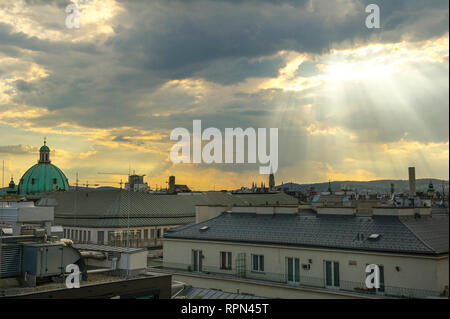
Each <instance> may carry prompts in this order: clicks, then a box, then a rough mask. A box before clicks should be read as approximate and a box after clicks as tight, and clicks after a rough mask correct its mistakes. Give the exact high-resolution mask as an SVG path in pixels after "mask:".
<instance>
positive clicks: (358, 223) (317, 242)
mask: <svg viewBox="0 0 450 319" xmlns="http://www.w3.org/2000/svg"><path fill="white" fill-rule="evenodd" d="M434 218H435V217H433V218H424V217H422V218H421V219H418V220H414V221H412V220H409V219H408V220H406V221H405V220H404V219H399V218H398V217H393V216H373V217H358V216H334V215H323V216H318V215H312V214H301V213H300V214H289V215H288V214H275V215H262V214H261V215H260V214H254V213H223V214H221V215H219V216H218V217H216V218H213V219H210V220H208V221H205V222H202V223H199V224H190V225H185V226H183V227H179V228H175V229H171V230H169V231H167V232H166V233H165V235H164V237H165V238H179V239H195V240H212V241H232V242H243V243H261V244H277V245H290V246H304V247H323V248H335V249H354V250H364V251H366V250H369V251H385V252H396V253H417V254H440V253H448V216H443V217H442V219H443V221H442V222H440V221H430V220H429V219H434ZM411 219H414V218H413V217H412V218H411ZM407 224H409V227H408V226H407ZM411 225H412V227H411ZM419 225H420V226H419ZM203 226H209V227H208V229H207V230H200V228H201V227H203ZM428 228H429V229H430V230H429V231H428V230H427V231H425V229H428ZM432 233H434V234H435V235H431V234H432ZM360 234H363V235H364V237H363V239H361V237H359V236H360ZM371 234H379V235H380V237H379V238H378V239H375V240H373V239H369V238H368V237H369V235H371ZM358 237H359V238H358Z"/></svg>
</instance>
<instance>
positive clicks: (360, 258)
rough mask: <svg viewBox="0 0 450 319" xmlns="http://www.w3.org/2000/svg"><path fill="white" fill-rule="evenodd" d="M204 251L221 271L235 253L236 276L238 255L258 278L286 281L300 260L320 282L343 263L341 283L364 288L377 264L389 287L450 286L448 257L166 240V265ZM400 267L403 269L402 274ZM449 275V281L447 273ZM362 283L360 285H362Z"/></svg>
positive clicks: (437, 288) (303, 274) (207, 262)
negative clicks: (256, 266)
mask: <svg viewBox="0 0 450 319" xmlns="http://www.w3.org/2000/svg"><path fill="white" fill-rule="evenodd" d="M193 247H195V249H199V250H202V253H203V255H204V258H203V260H202V262H203V265H204V266H205V267H208V266H211V267H217V268H219V267H220V252H221V251H226V252H231V253H232V262H233V265H232V266H233V268H232V270H230V271H221V272H225V273H226V272H229V273H233V271H234V270H235V266H236V257H237V254H238V253H245V254H246V271H247V273H249V274H252V275H253V277H254V278H261V279H265V278H277V277H278V278H283V276H284V274H285V273H286V258H287V257H294V258H299V259H300V264H309V261H310V260H311V263H310V269H309V270H304V269H302V267H300V277H301V278H302V277H303V278H310V279H311V280H316V279H320V278H324V276H325V270H324V268H325V267H324V261H336V262H339V273H340V274H339V275H340V280H341V282H344V281H347V282H352V284H353V282H354V285H355V286H358V287H360V286H364V282H365V278H366V273H365V267H366V265H367V264H377V265H380V266H383V267H384V282H385V286H390V287H399V288H414V289H423V290H431V291H442V290H443V287H444V286H445V285H448V256H447V257H446V259H443V260H438V259H435V258H426V257H417V256H403V255H394V254H381V253H369V252H353V251H338V250H320V249H307V248H295V247H292V248H288V247H276V246H261V245H250V244H235V243H213V242H205V241H182V240H173V239H165V240H164V246H163V254H164V265H166V264H179V265H187V264H191V262H192V249H193ZM252 254H258V255H264V264H265V265H264V274H260V275H259V274H258V273H252V270H251V259H252V257H251V256H252ZM183 267H184V269H186V266H182V268H183ZM396 267H399V268H398V270H397V269H396ZM445 269H446V271H447V277H445V275H444V274H443V273H444V270H445ZM358 283H359V285H358Z"/></svg>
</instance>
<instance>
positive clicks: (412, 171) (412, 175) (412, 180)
mask: <svg viewBox="0 0 450 319" xmlns="http://www.w3.org/2000/svg"><path fill="white" fill-rule="evenodd" d="M408 173H409V196H416V168H415V167H408Z"/></svg>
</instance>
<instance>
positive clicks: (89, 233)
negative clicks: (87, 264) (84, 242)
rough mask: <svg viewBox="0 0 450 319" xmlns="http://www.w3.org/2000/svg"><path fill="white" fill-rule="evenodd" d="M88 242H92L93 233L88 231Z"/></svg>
mask: <svg viewBox="0 0 450 319" xmlns="http://www.w3.org/2000/svg"><path fill="white" fill-rule="evenodd" d="M88 242H91V231H90V230H88Z"/></svg>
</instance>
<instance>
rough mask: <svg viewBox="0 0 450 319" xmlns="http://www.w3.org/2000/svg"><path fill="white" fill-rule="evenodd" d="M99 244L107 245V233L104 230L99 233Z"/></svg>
mask: <svg viewBox="0 0 450 319" xmlns="http://www.w3.org/2000/svg"><path fill="white" fill-rule="evenodd" d="M97 243H98V244H100V245H103V244H104V243H105V232H104V231H103V230H101V231H100V230H99V231H98V232H97Z"/></svg>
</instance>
